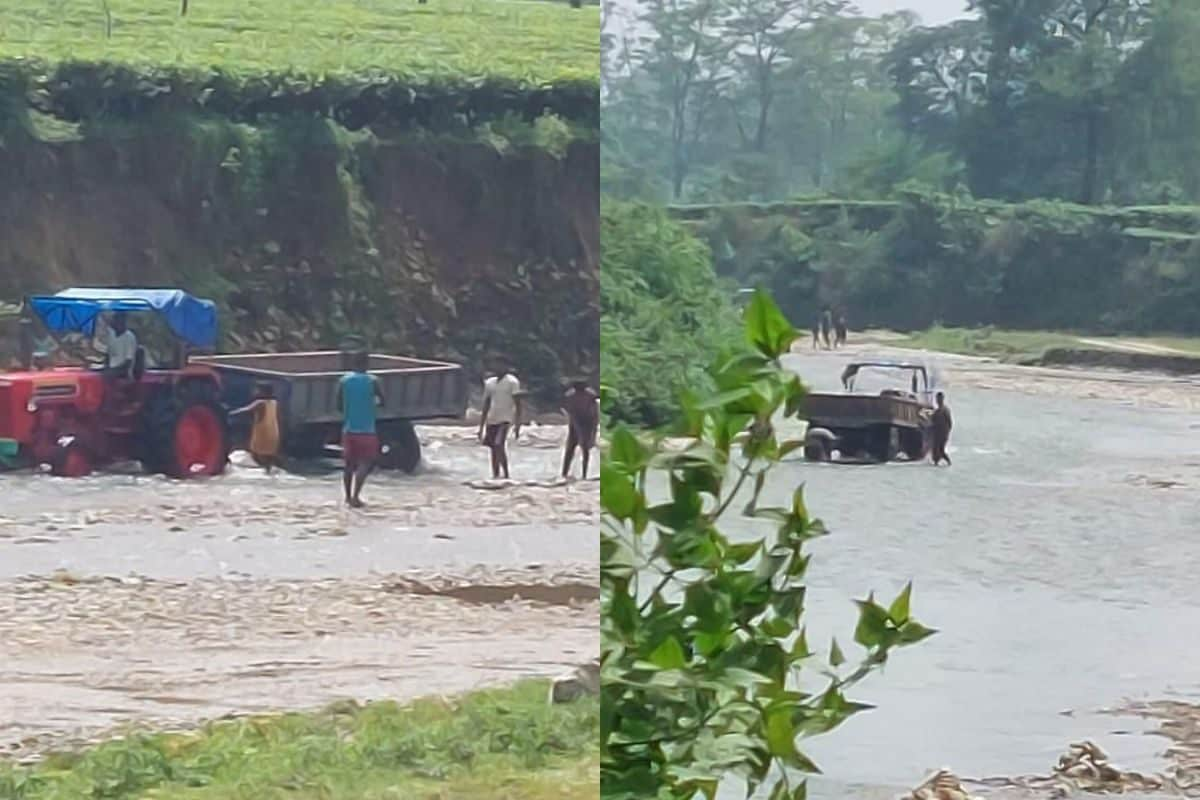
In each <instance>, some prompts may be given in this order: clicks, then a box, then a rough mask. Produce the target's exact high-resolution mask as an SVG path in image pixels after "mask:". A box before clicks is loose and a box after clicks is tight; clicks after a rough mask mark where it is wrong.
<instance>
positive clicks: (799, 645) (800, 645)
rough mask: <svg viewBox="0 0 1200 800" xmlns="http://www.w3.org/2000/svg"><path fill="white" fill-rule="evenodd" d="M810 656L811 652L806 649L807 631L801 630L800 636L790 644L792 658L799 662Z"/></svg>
mask: <svg viewBox="0 0 1200 800" xmlns="http://www.w3.org/2000/svg"><path fill="white" fill-rule="evenodd" d="M812 654H813V653H812V650H810V649H809V647H808V631H807V630H805V629H804V628H801V629H800V635H799V636H797V637H796V641H794V642H792V658H793V659H795V660H796V661H800V660H802V659H805V658H809V657H811V656H812Z"/></svg>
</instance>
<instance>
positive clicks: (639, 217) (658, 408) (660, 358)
mask: <svg viewBox="0 0 1200 800" xmlns="http://www.w3.org/2000/svg"><path fill="white" fill-rule="evenodd" d="M601 244H602V263H603V268H602V270H601V277H600V306H601V314H602V316H601V321H600V342H601V349H602V350H603V352H604V358H603V360H602V362H601V382H602V383H603V384H604V385H605V387H607V388H608V389H609V390H610V391H607V392H605V393H604V397H603V400H602V407H603V409H604V412H605V414H606V416H607V417H608V419H609V420H615V421H623V422H628V423H631V424H636V425H649V426H657V425H662V424H664V423H666V422H668V421H670V420H671V419H672V418H673V416H674V414H675V408H676V398H677V397H678V396H679V392H680V390H682V389H683V388H684V387H689V386H692V387H695V386H704V385H707V383H706V382H707V376H706V368H707V367H708V365H709V363H710V362H711V361H712V359H713V358H714V357H715V356H716V354H717V353H718V352H719V351H720V349H721V348H722V346H723V345H725V344H726V343H727V342H728V340H729V338H730V337H731V336H736V335H737V327H736V314H735V312H734V309H733V305H732V301H731V294H730V291H729V287H728V286H725V285H724V284H723V283H722V282H721V281H720V280H719V279H718V278H717V276H716V274H715V273H714V272H713V267H712V256H711V254H710V253H709V250H708V248H707V247H706V246H705V245H704V244H703V243H702V242H701V241H699V240H698V239H696V237H694V236H693V235H691V233H689V232H688V230H687V229H686V228H685V227H683V226H682V225H680V224H678V223H676V222H673V221H671V220H670V219H669V218H668V217H667V214H666V212H665V210H664V209H661V208H654V207H651V206H644V205H632V204H626V203H618V202H615V201H614V202H609V201H608V200H605V201H604V204H603V208H602V212H601Z"/></svg>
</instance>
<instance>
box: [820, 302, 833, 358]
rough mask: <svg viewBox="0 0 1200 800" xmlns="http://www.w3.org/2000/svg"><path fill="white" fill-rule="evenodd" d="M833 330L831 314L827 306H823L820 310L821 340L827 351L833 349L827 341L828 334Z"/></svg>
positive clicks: (828, 340)
mask: <svg viewBox="0 0 1200 800" xmlns="http://www.w3.org/2000/svg"><path fill="white" fill-rule="evenodd" d="M832 330H833V312H832V311H830V310H829V306H825V308H823V309H822V310H821V339H822V340H824V342H825V349H826V350H829V349H831V348H832V347H833V344H832V342H831V341H830V339H829V334H830V332H831V331H832Z"/></svg>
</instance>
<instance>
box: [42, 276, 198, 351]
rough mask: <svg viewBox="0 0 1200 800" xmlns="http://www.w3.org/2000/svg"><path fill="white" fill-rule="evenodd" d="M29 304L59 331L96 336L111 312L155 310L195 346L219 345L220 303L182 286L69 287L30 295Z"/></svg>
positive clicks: (54, 329)
mask: <svg viewBox="0 0 1200 800" xmlns="http://www.w3.org/2000/svg"><path fill="white" fill-rule="evenodd" d="M29 305H30V306H31V307H32V308H33V310H34V311H35V312H36V313H37V315H38V316H39V317H41V319H42V322H44V323H45V324H46V327H47V328H49V329H50V330H51V331H54V332H55V333H68V332H69V333H83V334H86V335H88V336H92V335H93V334H94V333H95V330H96V317H98V316H99V315H100V314H103V313H107V312H116V311H125V312H130V313H136V312H139V311H141V312H144V311H153V312H155V313H157V314H161V315H162V316H163V318H164V319H165V320H166V321H167V325H168V326H169V327H170V328H171V331H172V332H173V333H174V334H175V335H176V336H178V337H179V338H180V339H183V340H184V341H185V342H187V343H188V344H190V345H192V346H193V347H198V348H210V347H215V346H216V344H217V306H216V304H215V303H213V302H212V301H211V300H200V299H199V298H196V297H192V296H191V295H190V294H188V293H187V292H183V291H180V290H179V289H67V290H66V291H62V292H59V293H58V294H55V295H42V296H38V297H31V298H29Z"/></svg>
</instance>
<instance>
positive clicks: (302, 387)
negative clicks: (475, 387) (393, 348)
mask: <svg viewBox="0 0 1200 800" xmlns="http://www.w3.org/2000/svg"><path fill="white" fill-rule="evenodd" d="M344 355H345V354H344V353H343V352H341V351H338V350H329V351H319V352H307V353H267V354H254V355H219V356H198V357H195V358H193V361H195V362H197V363H199V364H202V365H204V366H206V367H209V368H211V369H213V370H214V371H215V372H216V373H217V374H218V375H219V376H220V377H221V384H222V387H223V389H222V395H221V397H222V400H223V401H224V403H225V404H226V405H227V406H228V407H230V408H240V407H242V406H245V405H247V404H248V403H250V401H251V400H252V399H253V398H254V391H255V386H256V385H257V384H259V383H269V384H271V385H272V386H273V387H274V390H275V395H274V396H275V399H277V400H278V401H279V410H280V426H281V428H282V430H281V435H282V445H283V451H284V452H285V453H286V454H287V455H289V456H291V457H293V458H315V457H319V456H321V455H324V454H325V453H326V452H327V451H328V449H329V448H330V447H333V446H335V445H337V444H338V443H339V441H340V439H341V431H342V415H341V412H339V411H338V408H337V394H338V383H339V381H340V380H341V377H342V376H343V375H344V374H345V373H346V369H347V368H346V364H345V361H344ZM369 371H370V373H371V374H372V375H374V376H376V377H377V378H378V379H379V382H380V388H381V389H382V390H383V396H384V401H385V402H384V405H383V407H382V408H380V409H379V412H378V428H379V442H380V447H381V448H382V451H383V452H382V455H381V457H380V461H379V465H380V466H381V467H383V468H384V469H400V470H403V471H405V472H412V471H413V470H415V469H416V468H417V465H418V464H420V463H421V443H420V440H419V439H418V438H417V434H416V431H415V429H414V428H413V423H414V422H419V421H422V420H432V419H461V418H462V417H463V416H464V415H465V414H466V410H467V398H468V387H467V381H466V376H465V375H464V374H463V371H462V367H460V366H459V365H458V364H451V363H447V362H442V361H427V360H423V359H417V358H405V357H401V356H387V355H372V356H371V359H370V366H369ZM248 422H249V421H248V420H247V421H246V423H245V424H248ZM234 424H235V428H234V433H235V439H238V437H239V435H240V434H241V433H242V429H241V428H240V427H239V425H238V422H235V423H234Z"/></svg>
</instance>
